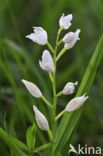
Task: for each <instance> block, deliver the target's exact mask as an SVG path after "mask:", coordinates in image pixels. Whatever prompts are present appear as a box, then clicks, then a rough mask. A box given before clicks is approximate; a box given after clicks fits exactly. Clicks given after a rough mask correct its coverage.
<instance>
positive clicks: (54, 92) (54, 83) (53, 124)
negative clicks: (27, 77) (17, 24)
mask: <svg viewBox="0 0 103 156" xmlns="http://www.w3.org/2000/svg"><path fill="white" fill-rule="evenodd" d="M62 29H63V27H60V29H59V30H58V33H57V39H56V45H55V53H54V55H53V60H54V67H55V72H54V73H53V96H54V101H53V110H52V133H53V135H54V132H55V124H56V122H55V114H56V103H57V95H56V78H55V77H56V53H57V48H58V40H59V36H60V33H61V31H62Z"/></svg>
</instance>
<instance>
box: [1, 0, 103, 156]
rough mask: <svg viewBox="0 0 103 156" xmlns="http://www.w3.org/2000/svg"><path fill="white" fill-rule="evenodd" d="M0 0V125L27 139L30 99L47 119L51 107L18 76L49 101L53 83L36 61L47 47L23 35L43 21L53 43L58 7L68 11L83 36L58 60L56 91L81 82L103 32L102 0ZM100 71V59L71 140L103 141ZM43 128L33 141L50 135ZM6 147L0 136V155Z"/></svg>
mask: <svg viewBox="0 0 103 156" xmlns="http://www.w3.org/2000/svg"><path fill="white" fill-rule="evenodd" d="M0 4H2V5H0V126H2V127H4V128H5V129H7V130H8V132H9V133H10V134H12V135H13V136H14V135H17V137H18V138H20V139H21V140H22V141H24V142H25V134H26V129H27V127H28V126H29V125H31V123H33V122H34V121H35V118H34V114H33V111H32V105H33V104H34V105H37V106H38V107H39V109H40V110H41V111H42V112H43V113H44V114H45V115H46V116H47V117H48V118H49V119H50V112H49V113H47V112H48V111H47V109H45V105H44V104H43V102H42V101H41V100H38V99H34V98H33V97H32V96H31V95H30V94H29V93H28V92H27V90H26V89H25V87H24V86H23V84H22V83H21V79H22V78H24V79H27V80H29V81H32V82H34V83H36V84H37V85H38V86H39V88H40V89H41V90H42V92H43V94H44V95H45V97H47V99H48V100H49V101H51V102H52V86H51V83H50V81H49V79H48V74H47V73H46V72H44V71H42V70H41V69H40V67H39V64H38V60H39V59H40V57H41V54H42V51H43V49H45V48H47V47H46V46H45V47H42V46H39V45H36V44H35V43H33V42H32V41H30V40H28V39H26V38H25V36H26V35H28V34H30V33H31V32H32V27H33V26H41V27H43V28H44V29H46V31H47V32H48V36H49V41H50V42H51V43H52V45H53V46H54V44H55V34H56V33H57V30H58V21H59V18H60V16H61V15H62V13H65V14H69V13H72V14H73V21H72V26H71V27H70V31H75V30H76V29H77V28H80V29H81V35H80V39H81V40H80V41H79V42H78V43H77V44H76V46H75V47H74V48H73V49H71V50H70V51H68V52H66V54H65V55H64V56H63V57H62V58H61V60H60V62H59V63H58V66H57V68H58V71H57V91H59V90H61V89H62V88H63V87H64V85H65V84H66V82H68V81H73V82H75V81H77V80H78V81H79V84H80V82H81V80H82V77H83V75H84V72H85V69H86V67H87V65H88V62H89V60H90V58H91V56H92V54H93V51H94V49H95V47H96V45H97V43H98V41H99V38H100V37H101V35H102V33H103V20H102V16H103V0H86V1H83V0H56V1H53V0H29V1H28V0H15V1H13V0H3V1H2V0H0ZM66 32H68V31H64V32H63V33H62V36H63V35H64V33H66ZM102 71H103V63H102V64H101V66H100V68H99V69H98V73H97V75H96V79H95V82H94V84H93V86H92V90H91V93H90V98H89V100H88V103H87V104H86V107H85V109H84V111H83V114H82V117H81V119H80V122H79V125H78V127H77V131H76V133H75V137H74V144H75V145H77V144H78V143H80V144H82V145H84V144H88V145H90V146H101V147H102V146H103V95H102V94H103V72H102ZM72 97H73V96H70V97H64V96H62V97H61V98H60V99H59V101H58V104H59V106H58V109H57V112H60V110H62V109H63V108H64V106H65V105H66V104H67V102H68V100H70V99H71V98H72ZM5 112H6V113H5ZM4 121H5V122H4ZM13 125H14V126H13ZM14 127H15V130H16V134H15V133H14ZM43 134H44V135H43ZM43 134H42V133H41V131H40V130H39V129H38V133H37V141H36V146H38V145H41V143H46V142H47V141H48V138H45V137H44V136H45V133H43ZM68 147H69V145H68ZM8 151H9V149H8V148H7V147H6V146H5V144H4V143H2V141H0V155H4V156H8V155H9V152H8ZM10 152H11V153H12V151H10Z"/></svg>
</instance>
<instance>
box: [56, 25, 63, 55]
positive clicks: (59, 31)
mask: <svg viewBox="0 0 103 156" xmlns="http://www.w3.org/2000/svg"><path fill="white" fill-rule="evenodd" d="M62 29H63V27H60V29H59V30H58V33H57V39H56V46H55V52H56V51H57V48H58V46H59V45H58V43H59V42H58V40H59V36H60V33H61V31H62Z"/></svg>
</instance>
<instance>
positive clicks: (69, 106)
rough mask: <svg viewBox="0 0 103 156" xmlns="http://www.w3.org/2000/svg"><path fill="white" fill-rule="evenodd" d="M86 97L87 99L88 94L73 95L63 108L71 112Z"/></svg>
mask: <svg viewBox="0 0 103 156" xmlns="http://www.w3.org/2000/svg"><path fill="white" fill-rule="evenodd" d="M87 99H88V96H85V94H84V95H82V96H80V97H75V98H74V99H72V100H71V101H70V102H69V103H68V104H67V106H66V108H65V110H66V111H67V112H72V111H74V110H76V109H78V108H79V107H80V106H81V105H82V104H83V103H84V102H85V101H86V100H87Z"/></svg>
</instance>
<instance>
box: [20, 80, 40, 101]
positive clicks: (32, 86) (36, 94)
mask: <svg viewBox="0 0 103 156" xmlns="http://www.w3.org/2000/svg"><path fill="white" fill-rule="evenodd" d="M22 82H23V83H24V85H25V87H26V88H27V90H28V91H29V92H30V93H31V95H32V96H34V97H36V98H40V97H41V96H42V93H41V91H40V89H39V88H38V87H37V86H36V85H35V84H34V83H32V82H29V81H27V80H22Z"/></svg>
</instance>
